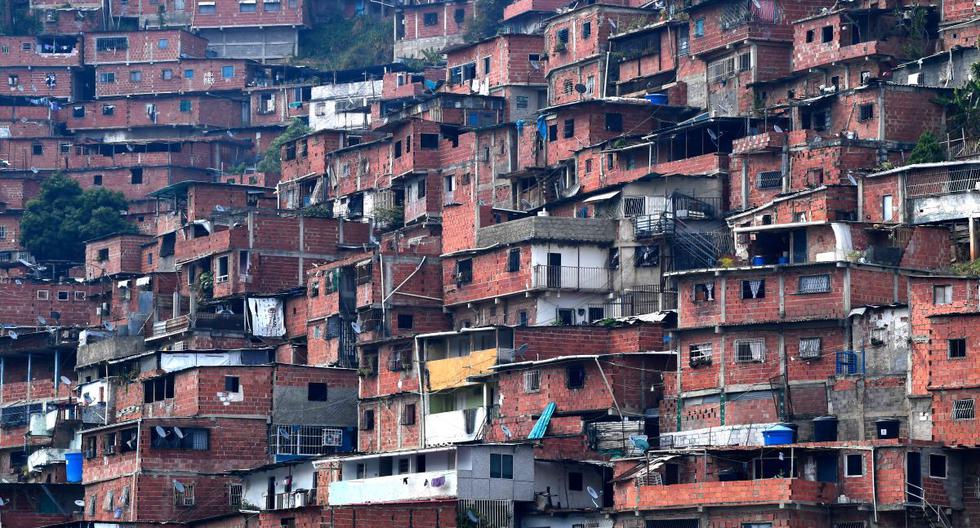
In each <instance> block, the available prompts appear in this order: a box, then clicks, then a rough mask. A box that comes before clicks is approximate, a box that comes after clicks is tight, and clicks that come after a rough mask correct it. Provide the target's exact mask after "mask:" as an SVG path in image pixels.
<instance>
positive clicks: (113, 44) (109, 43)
mask: <svg viewBox="0 0 980 528" xmlns="http://www.w3.org/2000/svg"><path fill="white" fill-rule="evenodd" d="M128 48H129V39H128V38H126V37H102V38H97V39H95V50H96V51H123V50H126V49H128Z"/></svg>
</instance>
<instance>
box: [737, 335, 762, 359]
mask: <svg viewBox="0 0 980 528" xmlns="http://www.w3.org/2000/svg"><path fill="white" fill-rule="evenodd" d="M765 359H766V342H765V341H764V340H762V339H752V340H745V341H735V362H736V363H761V362H762V361H764V360H765Z"/></svg>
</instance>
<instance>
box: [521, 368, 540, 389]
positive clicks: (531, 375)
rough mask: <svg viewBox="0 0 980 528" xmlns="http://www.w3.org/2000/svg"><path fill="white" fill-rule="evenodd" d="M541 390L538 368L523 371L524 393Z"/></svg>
mask: <svg viewBox="0 0 980 528" xmlns="http://www.w3.org/2000/svg"><path fill="white" fill-rule="evenodd" d="M540 391H541V371H540V370H539V369H532V370H525V371H524V393H525V394H530V393H534V392H540Z"/></svg>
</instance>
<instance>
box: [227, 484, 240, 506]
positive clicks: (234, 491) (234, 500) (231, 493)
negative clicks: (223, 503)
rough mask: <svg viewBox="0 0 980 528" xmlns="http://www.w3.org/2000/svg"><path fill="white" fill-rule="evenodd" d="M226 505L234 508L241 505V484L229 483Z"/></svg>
mask: <svg viewBox="0 0 980 528" xmlns="http://www.w3.org/2000/svg"><path fill="white" fill-rule="evenodd" d="M228 505H229V506H232V507H234V508H238V507H240V506H241V505H242V485H241V484H229V485H228Z"/></svg>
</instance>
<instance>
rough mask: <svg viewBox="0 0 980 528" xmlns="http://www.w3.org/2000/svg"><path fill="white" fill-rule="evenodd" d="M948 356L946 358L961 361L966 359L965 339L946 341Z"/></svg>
mask: <svg viewBox="0 0 980 528" xmlns="http://www.w3.org/2000/svg"><path fill="white" fill-rule="evenodd" d="M947 345H948V351H949V352H948V354H947V357H949V358H950V359H962V358H965V357H966V339H965V338H957V339H948V340H947Z"/></svg>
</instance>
